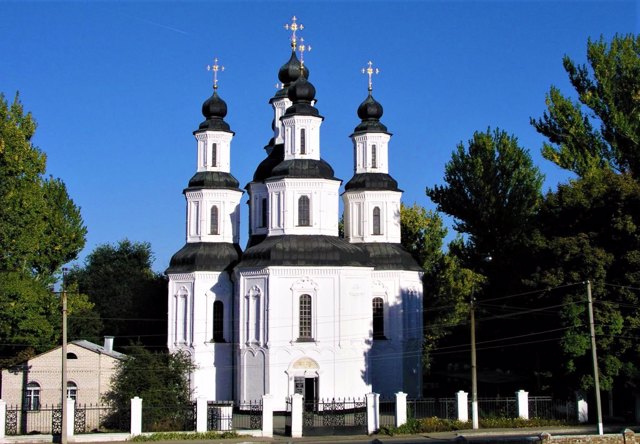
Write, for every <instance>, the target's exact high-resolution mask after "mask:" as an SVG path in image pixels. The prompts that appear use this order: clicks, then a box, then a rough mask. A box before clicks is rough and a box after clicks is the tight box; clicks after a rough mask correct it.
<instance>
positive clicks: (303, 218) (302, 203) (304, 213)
mask: <svg viewBox="0 0 640 444" xmlns="http://www.w3.org/2000/svg"><path fill="white" fill-rule="evenodd" d="M298 225H299V226H301V227H308V226H309V225H311V223H310V220H309V196H300V199H298Z"/></svg>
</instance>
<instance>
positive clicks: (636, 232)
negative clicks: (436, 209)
mask: <svg viewBox="0 0 640 444" xmlns="http://www.w3.org/2000/svg"><path fill="white" fill-rule="evenodd" d="M538 225H539V227H540V231H539V233H538V236H539V238H538V239H537V242H535V245H536V248H535V249H532V254H533V255H534V256H535V257H536V258H537V262H538V264H539V266H538V270H537V272H536V273H535V274H534V275H533V280H534V281H535V283H536V285H538V286H540V287H555V286H560V285H566V284H571V283H581V282H585V281H586V280H591V281H592V283H593V296H594V300H595V305H594V314H595V326H596V337H597V347H598V355H599V356H598V357H599V360H600V363H599V364H600V365H599V367H600V371H601V387H602V389H603V390H610V389H612V388H614V386H615V385H616V384H621V385H622V387H631V386H635V385H636V384H637V383H638V382H639V380H638V365H637V362H638V356H640V346H639V345H638V343H637V341H636V340H635V337H634V336H635V333H633V332H635V331H637V329H638V328H639V327H640V292H639V291H638V290H637V288H640V228H639V227H640V184H638V182H637V181H636V180H634V179H633V178H632V177H631V176H630V175H629V174H616V173H614V172H613V171H611V170H609V169H604V170H601V171H599V172H592V173H590V174H588V175H587V176H585V177H583V178H580V179H577V180H573V181H571V182H569V183H568V184H564V185H560V186H559V187H558V190H557V191H556V192H554V193H549V194H548V195H547V197H546V199H545V201H544V204H543V205H542V207H541V211H540V223H539V224H538ZM547 301H549V303H550V304H551V303H555V304H557V303H560V305H561V308H560V310H559V311H558V315H559V319H557V321H555V322H556V325H558V326H561V327H563V328H564V329H565V330H564V333H563V335H562V340H561V350H562V352H563V353H564V355H565V357H566V358H565V359H564V360H563V363H564V365H563V368H564V370H565V371H566V373H567V374H568V376H569V377H570V378H572V379H573V385H574V386H581V387H582V388H585V389H586V388H589V387H590V386H591V384H592V378H591V372H590V371H589V369H590V364H589V362H590V361H589V360H590V356H591V353H590V350H591V343H590V339H589V330H588V323H587V322H588V318H587V313H586V308H587V305H586V286H585V285H576V286H571V287H568V288H567V289H565V290H563V291H562V292H558V291H557V292H554V293H551V294H549V295H548V297H547ZM616 381H617V382H616Z"/></svg>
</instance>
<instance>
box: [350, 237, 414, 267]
mask: <svg viewBox="0 0 640 444" xmlns="http://www.w3.org/2000/svg"><path fill="white" fill-rule="evenodd" d="M358 245H359V246H360V248H362V249H363V250H364V251H366V252H367V253H368V254H369V260H370V261H371V264H372V265H373V266H374V267H375V269H376V270H407V271H424V270H423V269H422V267H420V265H419V264H418V263H417V262H416V260H415V259H414V258H413V256H411V253H409V252H408V251H407V250H405V249H404V247H403V246H402V245H401V244H392V243H384V242H371V243H362V244H358Z"/></svg>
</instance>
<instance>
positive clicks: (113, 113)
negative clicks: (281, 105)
mask: <svg viewBox="0 0 640 444" xmlns="http://www.w3.org/2000/svg"><path fill="white" fill-rule="evenodd" d="M293 15H296V16H297V17H298V19H299V22H300V23H302V24H304V26H305V29H304V31H303V32H302V33H301V34H300V35H301V36H303V37H304V38H305V41H306V43H308V44H310V45H311V46H312V48H313V50H312V51H311V52H310V53H308V54H306V55H305V62H306V64H307V66H308V67H309V69H310V72H311V75H310V81H311V82H312V83H313V84H314V85H315V87H316V90H317V95H316V98H317V99H318V103H317V107H318V109H319V110H320V113H321V114H322V115H323V116H324V117H325V120H324V123H323V125H322V128H321V150H322V156H323V158H325V159H326V160H327V161H328V162H330V163H331V164H332V166H333V167H334V169H335V171H336V175H337V176H338V177H340V178H341V179H343V180H344V181H345V182H346V181H347V180H348V179H349V178H350V177H351V176H352V174H353V161H352V145H351V141H350V139H349V138H348V136H349V134H351V132H352V131H353V129H354V127H355V126H356V125H357V124H358V118H357V115H356V109H357V107H358V105H359V104H360V102H362V100H364V98H365V97H366V95H367V79H366V76H364V75H363V74H362V73H361V72H360V69H361V68H362V67H364V66H365V65H366V63H367V61H368V60H372V61H373V63H374V66H377V67H378V68H380V71H381V72H380V74H379V75H377V76H376V77H375V78H374V91H373V93H374V97H375V98H376V99H377V100H378V101H379V102H381V103H382V105H383V106H384V111H385V113H384V116H383V118H382V121H383V122H384V123H385V124H386V125H387V127H388V128H389V131H390V132H392V133H393V134H394V136H393V137H392V139H391V143H390V169H391V171H390V172H391V174H392V175H393V176H394V177H395V178H396V179H397V180H398V182H399V184H400V187H401V188H402V189H404V190H405V194H404V198H403V201H404V202H405V203H408V204H411V203H413V202H417V203H419V204H420V205H423V206H425V207H427V208H433V204H432V203H431V202H430V201H429V200H428V198H427V197H426V196H425V193H424V189H425V186H427V185H433V184H436V183H441V181H442V176H443V172H444V165H445V163H446V162H447V161H448V160H449V158H450V156H451V152H452V151H453V149H454V148H455V146H456V145H457V144H458V143H459V142H460V141H465V142H466V141H467V140H468V139H470V138H471V136H472V134H473V132H474V131H477V130H486V129H487V128H488V127H492V128H495V127H499V128H501V129H504V130H505V131H507V132H508V133H511V134H514V135H516V136H517V137H518V139H519V141H520V143H521V145H522V146H524V147H526V148H527V149H529V150H530V152H531V154H532V157H533V158H534V161H535V163H536V164H537V165H538V166H539V167H540V168H541V169H542V171H543V172H544V173H545V175H546V182H545V188H547V189H548V188H553V187H555V185H556V184H557V183H558V182H561V181H566V180H567V179H568V178H569V176H568V175H567V174H566V173H565V172H563V171H562V170H560V169H558V168H557V167H555V166H554V165H552V164H550V163H549V162H547V161H545V160H544V159H542V158H541V156H540V154H539V153H540V147H541V145H542V141H543V139H542V137H540V136H539V135H538V134H537V133H536V132H535V130H534V129H533V128H532V127H531V125H530V124H529V118H530V117H539V116H541V115H542V113H543V111H544V110H545V106H544V100H545V94H546V93H547V92H548V90H549V87H550V85H552V84H553V85H556V86H558V87H559V88H561V90H563V91H565V92H570V91H571V87H570V85H569V82H568V80H567V77H566V73H565V72H564V70H563V68H562V57H563V55H565V54H567V55H569V56H571V57H572V58H573V59H574V60H577V61H578V62H585V61H586V56H585V53H586V42H587V39H588V38H589V37H591V38H599V37H600V35H602V36H604V37H605V39H610V38H611V37H612V36H613V35H615V34H616V33H622V34H626V33H639V32H640V12H639V7H638V5H637V4H636V2H633V1H616V0H611V1H588V0H587V1H577V0H576V1H568V0H567V1H551V0H549V1H488V0H487V1H473V2H472V1H389V2H385V1H368V2H364V1H349V2H347V1H312V0H297V1H181V2H178V1H157V2H153V1H140V2H133V1H119V2H107V1H94V2H80V1H74V2H52V1H51V2H49V1H0V54H2V58H1V60H2V62H1V63H0V92H3V93H4V94H5V96H7V97H8V98H9V99H10V100H12V99H13V96H14V94H15V92H16V91H18V90H19V91H20V94H21V98H22V101H23V104H24V106H25V109H27V110H29V111H31V112H32V113H33V114H34V116H35V118H36V120H37V121H38V124H39V126H38V130H37V132H36V137H35V138H34V143H35V144H36V145H38V146H39V147H40V148H41V149H42V150H43V151H45V152H46V153H47V156H48V173H49V174H51V175H53V176H56V177H60V178H62V179H63V181H64V182H65V183H66V184H67V187H68V190H69V193H70V195H71V197H72V198H73V199H74V201H75V202H76V203H77V204H78V205H79V206H80V207H81V208H82V215H83V218H84V220H85V223H86V225H87V227H88V236H87V246H86V248H85V250H84V251H83V252H82V254H81V256H80V260H82V259H83V258H84V257H85V256H86V254H88V253H89V252H90V251H91V250H93V248H95V246H96V245H98V244H101V243H114V242H117V241H118V240H120V239H123V238H125V237H126V238H129V239H131V240H135V241H149V242H150V243H151V245H152V248H153V251H154V252H155V255H156V261H155V264H154V267H155V269H156V270H158V271H162V270H164V269H165V268H166V267H167V266H168V263H169V259H170V257H171V255H172V254H173V253H174V252H175V251H177V250H178V249H179V248H180V247H181V246H182V245H183V244H184V241H185V228H184V226H185V202H184V197H183V195H182V190H183V188H184V187H185V186H186V184H187V182H188V180H189V178H190V177H191V176H192V175H193V173H194V172H195V162H196V151H195V149H196V145H195V140H194V138H193V135H192V132H193V130H195V129H196V128H197V126H198V124H199V123H200V122H201V121H202V115H201V114H200V109H201V105H202V102H203V101H204V100H205V99H206V98H207V97H209V96H210V94H211V84H212V81H211V75H210V73H209V72H207V70H206V65H207V64H210V63H211V62H212V60H213V58H214V57H218V58H219V59H220V62H221V64H222V65H224V66H225V71H224V72H223V73H221V75H220V76H219V79H220V88H219V94H220V96H221V97H222V98H224V99H225V101H226V102H227V105H228V108H229V113H228V115H227V118H226V120H227V122H228V123H229V124H230V125H231V128H232V130H233V131H235V133H236V136H235V138H234V140H233V142H232V173H233V174H234V175H235V177H236V178H237V179H238V180H239V181H240V183H241V184H242V186H244V185H245V184H246V183H247V182H249V181H250V180H251V178H252V175H253V171H254V170H255V167H256V166H257V164H258V163H259V162H260V161H261V160H262V159H263V158H264V156H265V153H264V151H263V147H264V145H265V144H266V143H267V142H268V140H269V138H270V137H271V135H272V132H271V120H272V117H273V114H272V111H271V107H270V106H269V104H268V100H269V98H271V97H272V96H273V94H274V93H275V91H276V90H275V84H276V82H277V73H278V69H279V67H280V66H281V65H282V64H283V63H284V62H286V61H287V59H288V57H289V51H290V49H289V40H288V39H289V33H288V32H287V31H286V30H285V29H284V28H283V25H284V24H285V23H287V22H289V21H290V18H291V17H292V16H293ZM245 200H246V195H245ZM242 212H243V221H242V242H241V245H242V246H244V244H245V242H246V238H247V229H248V228H247V225H248V224H247V207H246V206H245V205H244V204H243V206H242Z"/></svg>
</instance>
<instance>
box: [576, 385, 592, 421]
mask: <svg viewBox="0 0 640 444" xmlns="http://www.w3.org/2000/svg"><path fill="white" fill-rule="evenodd" d="M576 403H577V411H578V422H579V423H585V422H589V405H588V404H587V400H586V399H585V396H584V394H583V393H581V392H576Z"/></svg>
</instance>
